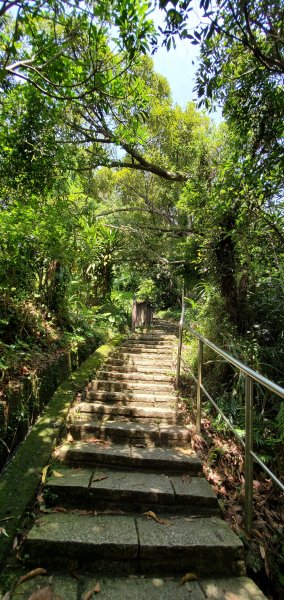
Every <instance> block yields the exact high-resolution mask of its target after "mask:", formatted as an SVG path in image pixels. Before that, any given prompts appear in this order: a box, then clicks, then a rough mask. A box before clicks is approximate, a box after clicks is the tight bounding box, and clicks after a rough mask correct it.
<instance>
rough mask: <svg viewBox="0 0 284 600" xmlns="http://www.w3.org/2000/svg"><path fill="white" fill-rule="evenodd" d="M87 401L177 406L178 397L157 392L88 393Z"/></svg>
mask: <svg viewBox="0 0 284 600" xmlns="http://www.w3.org/2000/svg"><path fill="white" fill-rule="evenodd" d="M86 400H87V401H89V402H95V401H96V400H103V401H104V402H106V403H113V402H121V403H122V404H123V403H126V404H129V403H130V402H131V401H132V402H139V404H150V405H151V404H156V403H164V404H166V403H169V404H171V405H172V404H175V402H176V396H174V395H173V394H172V395H169V394H167V395H165V393H162V392H161V393H159V392H156V393H155V394H139V393H138V392H136V393H132V394H130V393H129V394H123V393H122V392H100V391H98V392H93V391H92V390H91V391H87V392H86Z"/></svg>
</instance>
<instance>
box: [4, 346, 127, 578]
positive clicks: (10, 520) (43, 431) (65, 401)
mask: <svg viewBox="0 0 284 600" xmlns="http://www.w3.org/2000/svg"><path fill="white" fill-rule="evenodd" d="M122 339H123V336H116V337H115V338H113V339H111V340H110V341H109V343H108V344H105V345H103V346H100V347H99V348H98V349H97V350H96V351H95V352H94V354H92V355H91V356H90V357H89V358H88V359H87V360H86V361H85V362H83V363H82V364H81V366H80V367H79V368H78V370H77V371H76V372H75V373H73V374H72V375H71V376H70V377H69V379H67V380H66V381H65V382H64V383H63V384H62V385H61V386H60V387H59V388H58V389H57V390H56V392H55V394H54V395H53V397H52V399H51V400H50V402H49V405H48V408H47V409H46V411H45V413H44V414H43V415H42V416H41V417H40V418H39V419H38V420H37V422H36V424H35V425H34V426H33V428H32V430H31V432H30V433H29V435H28V436H27V437H26V439H25V440H24V441H23V442H22V444H21V445H20V446H19V448H18V450H17V452H16V453H15V455H14V457H13V459H12V460H11V462H10V464H9V465H8V467H7V469H6V471H5V472H4V473H3V475H2V477H1V479H0V527H2V528H4V530H5V533H6V534H7V535H5V533H2V534H1V535H0V566H2V565H3V563H4V561H5V559H6V557H7V554H8V552H9V550H10V548H11V546H12V544H13V539H14V537H15V535H16V534H17V531H18V530H19V528H20V525H21V521H22V519H23V516H24V514H25V512H26V511H27V509H28V507H29V506H30V505H31V504H32V502H33V499H34V496H35V492H36V489H37V487H38V485H39V483H40V480H41V473H42V469H43V467H44V466H45V465H46V464H47V463H48V461H49V458H50V455H51V452H52V450H53V447H54V445H55V443H56V440H57V439H58V436H59V433H60V428H61V426H62V424H63V423H64V421H65V419H66V416H67V413H68V410H69V407H70V404H71V402H72V401H73V399H74V396H75V394H76V393H77V392H78V391H80V389H82V388H83V387H84V385H85V384H86V382H87V381H88V380H89V379H90V378H91V377H93V376H94V375H95V373H96V371H97V369H98V368H99V367H100V366H101V364H102V363H103V362H104V361H105V360H106V358H107V357H108V355H109V354H110V353H111V352H112V350H113V349H114V347H115V346H117V345H118V344H119V343H121V341H122ZM7 536H8V537H7Z"/></svg>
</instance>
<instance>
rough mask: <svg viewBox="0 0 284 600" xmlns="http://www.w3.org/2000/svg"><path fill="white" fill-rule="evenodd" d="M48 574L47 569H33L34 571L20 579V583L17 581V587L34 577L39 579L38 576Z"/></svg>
mask: <svg viewBox="0 0 284 600" xmlns="http://www.w3.org/2000/svg"><path fill="white" fill-rule="evenodd" d="M46 574H47V570H46V569H42V567H38V568H37V569H33V570H32V571H29V572H28V573H26V574H25V575H22V577H20V579H19V581H17V585H20V584H21V583H24V582H25V581H28V580H29V579H33V578H34V577H38V575H46Z"/></svg>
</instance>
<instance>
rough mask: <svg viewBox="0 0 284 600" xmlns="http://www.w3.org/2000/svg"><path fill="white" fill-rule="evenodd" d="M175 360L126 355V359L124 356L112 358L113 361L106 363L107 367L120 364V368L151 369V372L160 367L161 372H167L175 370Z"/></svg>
mask: <svg viewBox="0 0 284 600" xmlns="http://www.w3.org/2000/svg"><path fill="white" fill-rule="evenodd" d="M173 364H174V363H173V361H172V360H165V359H164V360H162V359H157V358H155V359H153V358H152V359H151V358H150V359H148V358H137V357H136V358H135V357H134V356H131V357H130V356H126V358H125V359H123V358H115V359H112V360H111V361H109V362H107V363H106V366H107V367H117V366H119V367H120V368H126V369H130V370H132V369H133V370H135V369H138V370H141V369H142V370H144V369H146V370H147V371H149V370H150V372H154V371H152V369H158V370H159V372H160V373H161V372H162V373H167V372H169V371H172V370H173Z"/></svg>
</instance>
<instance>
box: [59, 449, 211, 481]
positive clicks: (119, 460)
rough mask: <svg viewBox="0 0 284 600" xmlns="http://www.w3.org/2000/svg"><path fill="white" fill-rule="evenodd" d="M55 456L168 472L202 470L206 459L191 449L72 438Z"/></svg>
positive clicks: (83, 462)
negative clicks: (199, 456) (75, 440)
mask: <svg viewBox="0 0 284 600" xmlns="http://www.w3.org/2000/svg"><path fill="white" fill-rule="evenodd" d="M55 457H56V458H57V459H58V460H60V461H62V462H66V463H67V464H71V465H76V464H80V465H86V466H90V465H91V466H97V465H111V466H116V467H125V468H139V469H153V470H157V471H159V472H161V471H163V472H164V473H166V474H168V473H189V474H192V475H194V474H195V475H196V474H199V473H200V472H201V466H202V463H201V461H200V459H199V458H198V456H197V455H196V454H195V453H194V452H193V451H192V450H191V449H188V450H186V449H183V448H181V449H173V448H140V447H138V446H131V445H130V444H114V443H113V444H112V443H110V442H104V443H101V444H100V443H96V442H73V443H72V442H71V443H65V444H62V445H61V446H60V447H58V448H57V449H56V451H55Z"/></svg>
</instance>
